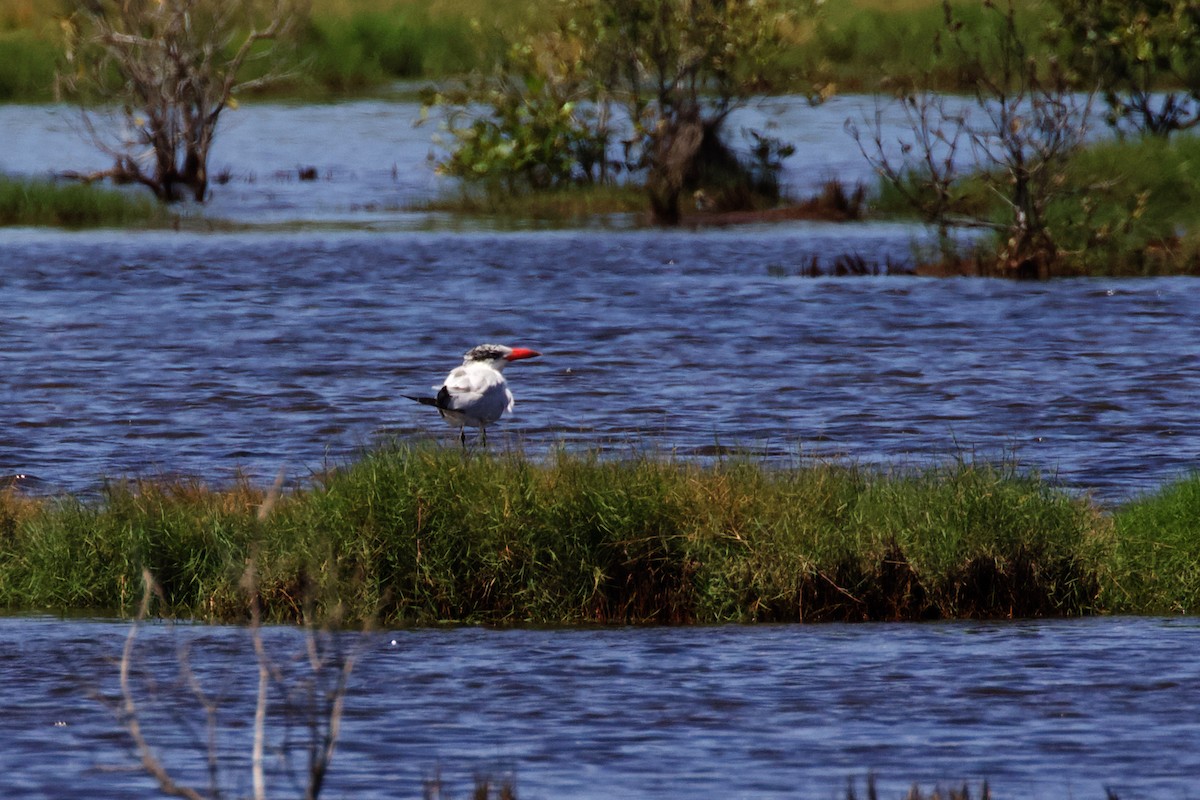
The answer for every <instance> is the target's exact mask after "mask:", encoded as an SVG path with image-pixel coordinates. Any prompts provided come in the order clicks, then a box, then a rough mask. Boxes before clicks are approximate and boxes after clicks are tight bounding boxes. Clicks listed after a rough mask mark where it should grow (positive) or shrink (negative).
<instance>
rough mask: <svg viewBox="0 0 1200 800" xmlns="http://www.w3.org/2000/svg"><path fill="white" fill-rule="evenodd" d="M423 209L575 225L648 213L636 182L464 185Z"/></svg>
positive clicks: (643, 191) (643, 192)
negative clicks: (525, 187)
mask: <svg viewBox="0 0 1200 800" xmlns="http://www.w3.org/2000/svg"><path fill="white" fill-rule="evenodd" d="M420 209H421V210H422V211H430V212H446V213H453V214H465V215H469V216H475V217H485V218H488V219H490V220H493V221H496V222H505V221H507V222H511V223H513V224H519V223H522V222H526V221H533V222H539V221H552V222H554V223H556V224H561V225H572V224H580V223H583V222H586V221H589V220H595V219H596V218H598V217H604V216H610V215H615V214H635V213H641V212H645V211H646V210H647V201H646V191H645V189H643V188H642V187H640V186H636V185H633V184H621V185H617V184H608V183H603V184H592V185H566V186H559V187H556V188H553V189H539V190H537V191H520V190H517V191H507V190H505V189H503V188H502V187H499V186H497V187H490V188H489V187H477V186H468V185H464V186H463V187H462V188H461V190H460V191H458V192H455V193H448V194H446V195H445V196H443V197H441V198H438V199H435V200H431V201H429V202H426V203H423V204H422V205H421V206H420Z"/></svg>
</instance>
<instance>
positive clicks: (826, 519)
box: [0, 445, 1200, 624]
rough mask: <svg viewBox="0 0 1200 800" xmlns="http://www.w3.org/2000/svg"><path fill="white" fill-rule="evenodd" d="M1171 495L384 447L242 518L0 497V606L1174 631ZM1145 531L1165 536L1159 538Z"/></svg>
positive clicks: (1179, 571) (1013, 480)
mask: <svg viewBox="0 0 1200 800" xmlns="http://www.w3.org/2000/svg"><path fill="white" fill-rule="evenodd" d="M1196 485H1197V481H1196V480H1195V479H1188V480H1185V481H1182V482H1180V483H1179V484H1178V485H1173V486H1171V487H1167V488H1165V489H1164V490H1163V491H1162V492H1161V493H1160V494H1157V495H1153V496H1150V497H1147V498H1144V499H1142V500H1139V501H1137V502H1135V503H1131V504H1130V505H1128V506H1127V507H1121V508H1117V509H1114V510H1105V509H1101V508H1099V507H1097V506H1096V505H1095V504H1094V503H1093V502H1092V501H1090V500H1089V499H1088V498H1087V497H1081V496H1078V495H1074V494H1072V493H1069V492H1067V491H1065V490H1062V489H1057V488H1055V487H1054V485H1053V483H1052V482H1051V481H1050V480H1048V479H1046V478H1043V477H1040V476H1038V475H1037V474H1034V473H1027V472H1022V471H1019V470H1017V469H1015V468H1013V467H1010V466H1006V465H992V464H985V463H971V462H968V461H960V462H957V463H952V464H949V465H945V466H938V467H928V468H921V469H911V470H882V469H868V468H862V467H857V466H853V465H844V464H818V465H805V466H796V467H793V468H770V467H767V466H764V465H761V464H756V463H754V462H753V461H751V460H744V459H739V458H729V459H724V460H720V461H718V462H717V463H713V464H710V465H700V464H697V463H694V462H683V461H676V460H673V459H670V458H659V457H649V456H644V455H635V456H633V457H631V458H629V459H623V460H613V459H604V460H602V459H598V458H593V457H588V456H579V455H569V454H565V453H558V454H555V455H552V456H550V457H548V458H547V459H545V460H534V459H531V458H526V457H523V456H521V455H518V454H512V453H510V454H494V455H493V454H487V453H476V454H473V455H467V456H464V455H463V454H462V453H460V452H456V451H455V450H453V449H451V448H445V449H443V448H436V447H413V446H409V445H395V446H391V447H385V448H382V449H379V450H375V451H372V452H369V453H367V454H365V455H364V457H363V458H362V459H361V460H360V461H357V462H356V463H353V464H351V465H348V466H347V467H345V468H343V469H337V470H333V471H331V472H330V473H328V474H327V475H325V476H323V477H321V478H320V479H319V480H317V481H316V482H315V483H314V484H313V485H311V486H304V487H297V488H296V489H295V490H294V491H289V492H286V493H285V494H284V495H283V496H281V497H279V498H278V501H277V502H275V501H274V500H272V501H271V502H272V503H273V509H272V510H271V512H270V513H269V514H264V513H260V510H261V509H262V508H263V504H264V502H265V501H266V499H267V497H268V492H267V491H266V490H264V489H260V488H257V487H254V486H250V485H247V484H245V483H243V484H242V485H238V486H234V487H230V488H226V489H220V490H214V489H209V488H206V487H205V486H203V485H200V484H196V483H159V482H113V483H110V484H108V485H106V486H105V487H104V490H103V492H102V493H101V495H100V496H99V497H98V498H94V499H85V498H80V497H58V498H29V497H22V496H21V495H19V494H15V493H13V492H12V491H11V490H10V491H8V492H6V493H5V494H4V495H3V506H2V507H0V534H2V541H3V548H2V549H0V587H3V588H2V589H0V603H2V604H3V605H4V606H6V607H9V608H24V609H33V608H43V609H79V610H92V611H96V612H114V611H117V612H121V613H128V612H129V611H130V610H131V608H132V607H133V604H134V603H135V602H136V601H137V599H138V596H139V590H138V584H139V582H140V575H141V570H142V569H143V567H144V568H147V569H149V570H150V571H151V572H152V573H153V574H154V575H155V576H156V579H157V581H158V583H159V585H160V586H161V590H162V598H163V606H162V608H163V610H164V611H165V612H168V613H174V614H183V615H188V616H196V617H200V618H205V619H213V620H230V619H234V620H236V619H240V618H242V616H243V614H244V613H245V611H244V609H245V606H244V603H243V602H242V601H241V598H240V594H239V590H238V580H239V577H240V575H241V571H242V569H243V568H244V565H245V563H246V560H247V559H248V558H250V557H251V556H252V555H254V554H257V555H256V558H257V565H258V580H259V588H260V592H261V597H262V603H263V613H264V615H265V616H266V617H267V618H269V619H274V620H297V619H299V618H301V616H302V615H303V613H304V609H306V608H308V607H310V605H314V606H315V607H317V608H324V609H326V610H332V609H333V608H334V607H337V608H339V609H341V610H342V612H343V613H344V614H345V618H346V619H348V620H351V621H353V620H367V619H379V620H381V621H383V622H385V623H387V624H408V623H418V624H432V623H445V622H470V623H490V624H514V623H523V624H579V623H588V622H592V623H595V622H601V623H619V624H630V623H648V622H654V623H712V622H728V621H741V622H748V621H823V620H900V619H907V620H913V619H947V618H1011V617H1028V616H1078V615H1087V614H1100V613H1138V614H1161V613H1181V612H1183V613H1188V612H1190V611H1193V610H1195V608H1196V603H1197V600H1198V597H1200V595H1198V593H1200V580H1197V579H1196V577H1195V570H1194V569H1193V568H1192V567H1191V566H1189V565H1194V564H1195V563H1197V560H1198V558H1197V556H1198V554H1197V553H1196V552H1195V543H1194V541H1193V539H1194V536H1193V533H1194V530H1193V527H1194V526H1193V525H1192V523H1191V522H1190V520H1191V519H1194V515H1190V513H1189V512H1188V509H1194V508H1195V501H1196V492H1197V490H1196ZM1164 520H1165V521H1169V524H1168V522H1164Z"/></svg>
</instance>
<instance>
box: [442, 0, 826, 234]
mask: <svg viewBox="0 0 1200 800" xmlns="http://www.w3.org/2000/svg"><path fill="white" fill-rule="evenodd" d="M814 7H815V4H814V5H813V6H810V5H808V4H807V3H802V4H799V5H798V4H796V3H787V2H784V0H753V1H752V0H691V1H690V2H685V0H561V2H560V3H559V4H558V6H557V13H556V14H555V15H554V16H553V21H552V22H551V23H548V24H546V25H545V26H544V27H543V28H541V29H540V32H539V33H536V34H528V33H527V34H524V35H522V36H518V37H516V43H515V44H514V45H513V46H512V47H511V48H510V49H509V51H508V53H507V55H506V57H505V58H504V59H503V60H502V62H501V63H500V64H499V65H498V67H497V69H496V70H494V72H492V73H491V74H489V75H487V76H482V77H481V76H479V75H476V76H475V77H473V78H472V79H471V80H470V81H468V83H467V84H466V85H465V86H463V87H461V88H460V89H458V90H456V91H453V92H447V91H441V92H431V93H429V94H428V95H427V97H426V105H427V107H439V108H441V109H442V111H443V112H444V115H445V119H446V126H447V129H448V130H449V132H450V134H451V135H452V137H453V142H452V151H451V154H450V156H448V157H447V158H446V159H445V160H444V161H443V162H442V167H443V169H445V170H446V171H447V172H449V173H451V174H454V175H459V176H462V177H468V178H474V179H479V180H484V181H490V182H493V183H499V184H501V185H506V186H509V187H513V188H515V187H517V186H521V185H524V186H531V187H533V188H542V187H546V186H556V185H559V184H562V183H566V182H571V181H596V180H604V179H606V178H608V177H611V176H612V175H614V174H615V173H616V172H618V171H621V170H633V171H636V172H638V173H639V174H640V175H641V176H644V180H645V188H646V191H647V194H648V196H649V200H650V206H651V210H652V211H653V213H654V217H655V219H656V220H657V221H659V222H663V223H668V224H670V223H674V222H677V221H678V219H679V215H680V198H681V196H682V195H683V193H684V191H686V190H696V189H700V188H706V189H707V188H712V189H716V190H718V191H717V193H719V194H726V195H727V196H734V197H737V196H748V195H749V194H752V193H753V190H754V189H755V188H756V187H766V188H768V189H770V190H772V191H775V192H778V184H777V182H775V181H773V180H771V179H770V177H769V178H768V179H766V180H764V179H763V176H762V175H761V174H756V169H755V167H759V168H761V166H762V165H763V164H764V163H766V164H769V165H771V167H772V168H773V169H775V170H777V169H778V166H779V162H778V157H782V156H783V154H785V153H786V148H785V146H784V145H782V144H779V145H774V149H773V150H772V151H771V153H769V155H770V156H771V157H770V158H767V159H765V160H764V159H763V158H762V157H759V158H758V162H757V163H755V164H753V165H747V163H746V162H745V161H744V160H743V159H741V158H739V157H738V156H737V155H735V154H734V152H733V149H732V148H731V147H730V145H729V144H728V142H727V133H726V130H725V123H726V121H727V120H728V118H729V115H730V114H731V113H732V112H733V111H735V110H736V109H738V108H740V107H742V106H743V105H744V104H745V103H746V102H747V101H748V100H749V99H750V98H751V97H752V96H754V95H756V94H760V93H762V92H765V91H769V90H770V89H771V87H772V82H773V80H774V78H776V77H778V76H779V75H781V74H782V73H781V66H780V65H781V64H782V60H783V57H784V55H785V53H786V52H787V51H788V49H789V48H790V47H792V46H794V43H795V41H796V40H797V33H796V31H797V29H798V27H799V22H800V20H801V18H802V17H803V16H804V14H805V13H806V12H807V13H811V12H812V8H814ZM616 110H619V112H620V115H619V118H620V119H621V125H622V127H621V130H620V135H621V137H622V138H621V144H622V145H623V148H622V151H621V154H620V156H615V155H614V154H613V153H612V152H611V150H612V148H611V147H610V145H611V144H613V143H614V137H615V136H616V135H618V134H617V132H616V127H615V126H614V123H613V120H614V119H615V118H617V113H616ZM760 141H762V140H760ZM771 177H773V176H771ZM747 189H749V190H750V191H747Z"/></svg>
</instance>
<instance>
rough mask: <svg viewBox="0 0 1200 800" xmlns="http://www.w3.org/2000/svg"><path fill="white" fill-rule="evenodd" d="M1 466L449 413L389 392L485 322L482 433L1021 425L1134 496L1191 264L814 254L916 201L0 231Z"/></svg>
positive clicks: (1186, 354) (299, 438) (999, 441)
mask: <svg viewBox="0 0 1200 800" xmlns="http://www.w3.org/2000/svg"><path fill="white" fill-rule="evenodd" d="M2 235H3V241H2V244H0V259H2V263H0V398H2V401H3V404H4V408H5V424H4V425H3V426H0V473H29V474H32V475H35V476H37V478H38V479H40V480H41V481H42V482H43V485H45V486H48V487H65V488H68V489H76V490H77V489H81V488H85V487H87V486H88V485H91V484H92V483H94V482H95V481H96V480H97V479H98V478H100V477H102V476H119V475H130V474H133V475H142V476H145V475H150V476H153V475H158V474H178V473H185V474H198V475H199V476H201V477H203V478H206V479H208V480H211V481H215V482H220V481H224V480H228V479H229V478H230V477H231V476H232V475H233V474H234V471H235V469H237V468H243V469H245V470H247V471H249V472H250V473H251V475H253V476H255V477H258V478H265V477H268V476H272V475H274V474H275V473H276V472H277V471H278V470H279V469H280V467H281V466H283V465H287V467H288V468H289V470H290V472H291V474H292V475H293V476H294V477H295V476H300V477H303V476H304V475H306V474H307V473H308V472H309V471H310V470H315V469H319V468H320V467H321V466H322V464H323V463H324V462H325V461H326V460H331V461H333V462H335V463H342V462H344V461H345V460H346V459H349V458H352V457H353V455H354V454H355V453H356V452H357V451H358V450H359V448H361V447H363V446H368V445H370V443H372V442H373V441H375V440H377V439H378V438H380V437H392V436H397V437H401V438H407V437H418V436H422V435H425V434H427V433H431V432H432V433H434V434H436V435H439V436H443V437H445V438H446V439H447V440H449V439H450V438H451V437H452V434H453V432H452V431H451V430H450V429H449V428H448V427H446V426H444V425H443V424H442V423H441V422H440V421H439V420H437V419H436V418H433V417H432V416H431V415H430V414H429V413H426V412H428V411H429V409H427V408H424V407H421V406H416V405H415V404H412V403H409V402H408V401H404V400H402V399H399V397H398V396H399V395H400V394H401V393H415V392H423V391H427V390H428V387H430V386H431V385H434V384H436V383H439V382H440V381H441V379H442V378H443V377H444V375H445V372H446V371H447V370H448V369H449V368H450V367H452V366H454V365H455V364H456V363H458V362H459V361H460V359H461V354H462V353H463V352H464V351H465V350H466V349H467V348H469V347H470V346H472V345H474V344H478V343H481V342H490V341H499V342H504V343H510V344H521V345H525V346H529V347H534V348H536V349H539V350H541V351H543V352H544V353H545V356H544V358H542V359H539V360H537V361H532V362H522V363H519V364H515V365H513V366H512V367H511V368H510V369H509V370H508V375H509V378H510V381H511V382H512V384H513V389H514V392H515V394H516V396H517V407H516V416H515V417H513V418H512V419H511V420H510V421H508V422H507V423H506V424H505V426H504V428H503V430H504V431H505V432H506V435H507V438H505V436H494V437H493V444H494V445H495V446H499V447H503V446H506V445H514V444H520V445H522V446H524V447H526V448H529V449H532V450H534V451H537V450H539V449H541V448H545V447H549V446H552V445H554V444H557V443H566V444H567V445H568V446H573V447H574V446H577V447H580V448H610V449H614V450H616V451H621V450H627V449H628V448H629V447H630V446H631V445H632V446H638V447H651V448H653V449H658V450H662V451H666V452H675V453H678V454H680V455H683V456H689V455H706V454H710V453H712V452H713V450H714V447H716V446H718V445H720V446H743V447H748V448H751V449H754V450H757V451H761V452H764V453H766V454H767V455H768V456H773V457H780V458H784V459H790V458H794V457H795V456H797V455H802V456H821V457H839V456H843V455H844V456H849V457H852V458H854V459H858V460H861V461H864V462H876V461H882V462H888V463H921V462H924V461H927V460H930V459H942V458H946V457H949V456H953V455H954V454H955V453H956V452H959V451H971V450H975V451H978V452H980V453H982V454H984V455H985V456H987V457H999V456H1000V455H1002V454H1003V453H1004V452H1005V451H1008V450H1012V451H1015V453H1016V455H1017V457H1018V458H1019V459H1020V461H1021V462H1022V463H1024V464H1027V465H1031V466H1034V467H1037V468H1040V469H1043V470H1046V471H1049V472H1055V473H1057V474H1058V475H1059V476H1060V478H1061V479H1062V480H1063V481H1064V482H1066V483H1067V484H1069V485H1072V486H1077V487H1081V488H1086V489H1095V490H1097V492H1098V493H1099V494H1100V495H1101V496H1103V497H1105V498H1121V497H1125V496H1128V495H1129V494H1130V493H1133V492H1137V491H1141V490H1144V489H1147V488H1152V487H1154V486H1156V485H1159V484H1161V483H1162V482H1163V481H1166V480H1168V479H1171V478H1174V477H1176V476H1178V475H1180V474H1181V473H1183V472H1185V471H1187V470H1189V469H1192V468H1194V466H1195V465H1196V464H1197V462H1198V461H1200V415H1197V414H1196V413H1195V405H1194V403H1195V398H1196V397H1197V395H1198V394H1200V369H1198V367H1200V313H1198V312H1200V292H1198V291H1197V289H1200V284H1198V283H1197V282H1196V281H1195V280H1194V279H1188V278H1170V279H1156V280H1063V281H1055V282H1051V283H1042V284H1032V283H1011V282H1001V281H991V280H968V279H963V280H938V279H918V278H912V277H903V276H894V277H876V278H816V279H814V278H809V277H801V276H800V275H799V274H798V273H800V272H801V271H803V270H805V269H806V268H807V265H809V264H810V263H811V261H812V259H813V258H814V257H815V258H817V259H818V260H819V261H822V263H825V262H827V261H828V259H829V258H830V257H831V254H837V253H845V252H848V251H850V252H857V253H862V254H865V255H866V256H869V257H871V258H873V259H876V260H880V261H882V260H886V259H892V260H902V259H904V258H906V257H907V254H908V250H909V247H910V239H911V232H908V231H906V230H905V229H904V228H903V227H901V226H886V225H872V226H838V225H833V224H804V223H795V224H791V225H782V226H776V227H758V228H756V227H749V228H737V229H724V230H716V231H701V232H696V231H681V232H660V231H564V232H524V233H522V232H514V233H497V232H485V231H476V232H449V231H433V232H418V231H410V232H392V233H377V232H376V233H370V232H345V231H342V232H338V231H323V232H322V231H313V232H305V233H242V234H196V233H191V234H188V233H166V232H164V233H79V234H63V233H59V232H49V231H34V230H9V231H5V232H3V234H2Z"/></svg>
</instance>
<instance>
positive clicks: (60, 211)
mask: <svg viewBox="0 0 1200 800" xmlns="http://www.w3.org/2000/svg"><path fill="white" fill-rule="evenodd" d="M167 219H168V215H167V212H166V211H165V210H164V209H163V208H162V206H160V205H159V204H158V203H157V202H156V201H155V200H154V199H153V198H151V197H149V196H148V195H142V194H136V195H135V194H132V193H130V192H126V191H121V190H118V189H109V188H104V187H101V186H93V185H85V184H80V183H63V182H58V181H52V180H38V179H19V178H6V177H3V176H0V225H57V226H63V227H68V228H88V227H107V226H113V227H117V226H130V225H161V224H164V223H165V222H166V221H167Z"/></svg>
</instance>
